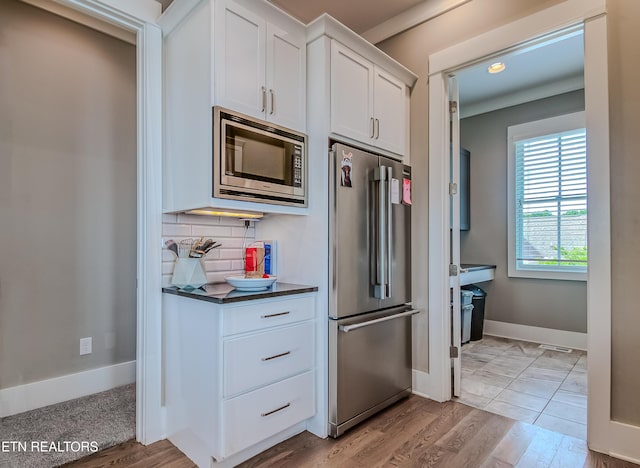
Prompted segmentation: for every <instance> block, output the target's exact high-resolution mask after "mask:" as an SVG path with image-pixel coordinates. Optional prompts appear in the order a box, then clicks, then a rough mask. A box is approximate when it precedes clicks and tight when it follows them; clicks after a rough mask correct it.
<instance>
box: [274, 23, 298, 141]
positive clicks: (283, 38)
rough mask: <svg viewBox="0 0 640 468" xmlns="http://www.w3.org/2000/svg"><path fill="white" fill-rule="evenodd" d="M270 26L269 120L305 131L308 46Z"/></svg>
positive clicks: (283, 31)
mask: <svg viewBox="0 0 640 468" xmlns="http://www.w3.org/2000/svg"><path fill="white" fill-rule="evenodd" d="M304 42H305V41H304V38H296V37H294V36H293V35H292V34H290V33H288V32H287V31H285V30H283V29H281V28H278V27H277V26H275V25H272V24H267V88H268V89H267V92H268V100H267V106H268V107H267V110H266V112H267V120H270V121H272V122H276V123H278V124H280V125H282V126H284V127H289V128H293V129H296V130H300V131H303V132H304V131H305V117H306V114H305V109H306V99H307V94H306V92H307V90H306V79H305V77H306V44H305V43H304Z"/></svg>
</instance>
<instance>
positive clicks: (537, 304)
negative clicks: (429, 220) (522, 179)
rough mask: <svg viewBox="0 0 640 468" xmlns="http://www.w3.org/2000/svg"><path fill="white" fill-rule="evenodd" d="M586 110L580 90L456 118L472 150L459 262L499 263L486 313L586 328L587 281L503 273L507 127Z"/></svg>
mask: <svg viewBox="0 0 640 468" xmlns="http://www.w3.org/2000/svg"><path fill="white" fill-rule="evenodd" d="M581 110H584V92H583V91H582V90H580V91H574V92H571V93H566V94H561V95H559V96H553V97H550V98H547V99H541V100H538V101H533V102H529V103H526V104H521V105H518V106H513V107H508V108H506V109H501V110H498V111H494V112H488V113H486V114H481V115H477V116H474V117H469V118H467V119H462V120H461V121H460V141H461V144H462V146H463V147H464V148H466V149H468V150H469V151H470V152H471V184H470V185H471V229H470V230H469V231H466V232H465V231H462V232H461V233H460V258H461V260H462V262H463V263H490V264H495V265H497V268H496V277H495V280H494V281H490V282H487V283H484V284H482V285H480V286H481V287H482V288H483V289H485V291H487V304H486V309H485V310H486V312H485V314H486V315H485V318H487V319H489V320H497V321H500V322H509V323H516V324H520V325H531V326H534V327H544V328H554V329H557V330H567V331H575V332H583V333H584V332H586V331H587V283H586V281H558V280H542V279H529V278H509V277H508V276H507V266H508V259H507V227H508V224H507V200H508V192H507V177H508V173H507V151H508V148H507V127H509V126H511V125H517V124H521V123H525V122H532V121H534V120H540V119H545V118H549V117H555V116H557V115H561V114H569V113H572V112H579V111H581Z"/></svg>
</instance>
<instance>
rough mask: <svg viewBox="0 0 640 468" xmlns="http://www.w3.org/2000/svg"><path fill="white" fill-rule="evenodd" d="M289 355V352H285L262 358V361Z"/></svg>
mask: <svg viewBox="0 0 640 468" xmlns="http://www.w3.org/2000/svg"><path fill="white" fill-rule="evenodd" d="M289 354H291V351H287V352H284V353H280V354H275V355H273V356H269V357H263V358H262V360H263V361H271V360H272V359H278V358H279V357H284V356H287V355H289Z"/></svg>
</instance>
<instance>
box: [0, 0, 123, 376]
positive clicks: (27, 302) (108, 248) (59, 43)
mask: <svg viewBox="0 0 640 468" xmlns="http://www.w3.org/2000/svg"><path fill="white" fill-rule="evenodd" d="M135 54H136V53H135V47H134V46H132V45H130V44H126V43H124V42H121V41H119V40H116V39H113V38H111V37H108V36H105V35H103V34H101V33H98V32H95V31H93V30H91V29H88V28H86V27H83V26H80V25H78V24H76V23H73V22H70V21H67V20H64V19H62V18H59V17H56V16H54V15H52V14H50V13H47V12H44V11H42V10H40V9H37V8H34V7H31V6H29V5H26V4H24V3H21V2H17V1H15V0H3V1H1V2H0V109H2V111H1V112H0V388H6V387H11V386H15V385H21V384H25V383H29V382H34V381H38V380H42V379H47V378H52V377H57V376H61V375H65V374H69V373H74V372H79V371H83V370H86V369H91V368H97V367H102V366H106V365H110V364H114V363H119V362H124V361H129V360H132V359H135V330H136V312H135V311H136V295H135V276H136V258H135V256H136V87H135V86H136V83H135V79H136V71H135V70H136V55H135ZM87 336H92V337H93V354H91V355H86V356H80V355H79V339H80V338H81V337H87Z"/></svg>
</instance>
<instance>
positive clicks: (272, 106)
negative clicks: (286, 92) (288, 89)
mask: <svg viewBox="0 0 640 468" xmlns="http://www.w3.org/2000/svg"><path fill="white" fill-rule="evenodd" d="M269 95H270V96H271V112H269V114H271V115H273V113H274V112H275V111H276V97H275V94H274V93H273V89H270V90H269Z"/></svg>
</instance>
